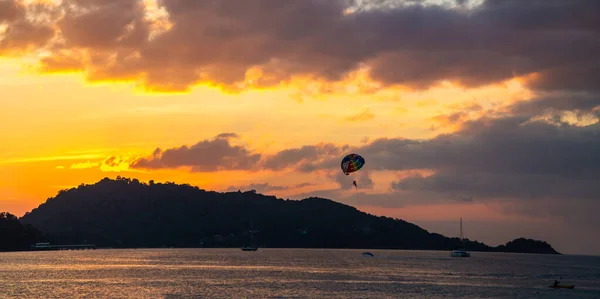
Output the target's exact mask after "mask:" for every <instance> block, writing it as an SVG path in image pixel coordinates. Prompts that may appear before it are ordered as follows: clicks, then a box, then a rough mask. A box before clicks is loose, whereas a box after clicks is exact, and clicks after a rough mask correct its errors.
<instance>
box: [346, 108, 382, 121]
mask: <svg viewBox="0 0 600 299" xmlns="http://www.w3.org/2000/svg"><path fill="white" fill-rule="evenodd" d="M374 118H375V114H373V113H372V112H370V111H369V110H368V109H367V110H364V111H363V112H360V113H358V114H354V115H350V116H348V117H346V118H345V120H346V121H353V122H356V121H366V120H371V119H374Z"/></svg>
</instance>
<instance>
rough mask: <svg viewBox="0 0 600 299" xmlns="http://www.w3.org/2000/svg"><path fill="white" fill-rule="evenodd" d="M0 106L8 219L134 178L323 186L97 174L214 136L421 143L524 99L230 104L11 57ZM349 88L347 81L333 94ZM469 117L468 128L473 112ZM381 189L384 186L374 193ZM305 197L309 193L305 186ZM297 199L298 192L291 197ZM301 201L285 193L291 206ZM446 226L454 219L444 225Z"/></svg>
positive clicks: (264, 96)
mask: <svg viewBox="0 0 600 299" xmlns="http://www.w3.org/2000/svg"><path fill="white" fill-rule="evenodd" d="M0 65H1V66H2V68H1V69H0V72H1V75H2V76H1V77H2V81H0V85H2V90H3V97H2V99H1V100H0V101H1V105H2V117H1V118H0V126H1V127H2V128H4V130H3V131H2V140H3V141H4V142H3V144H2V152H1V153H0V169H1V170H2V171H1V173H2V178H1V182H2V183H0V194H2V195H3V196H2V199H1V201H0V209H4V210H9V211H10V212H12V213H16V214H17V215H22V214H23V213H24V212H26V211H28V210H30V209H31V208H33V207H35V206H37V205H38V204H40V203H41V202H43V201H45V199H46V198H47V197H51V196H54V195H55V194H56V192H57V191H58V190H60V189H61V188H68V187H72V186H76V185H78V184H80V183H93V182H95V181H98V180H100V179H101V178H103V177H105V176H108V177H116V176H117V175H121V176H127V177H137V178H139V179H141V180H150V179H154V180H156V181H176V182H181V183H184V182H187V183H191V184H197V185H199V186H202V187H203V188H206V189H215V190H223V189H225V188H227V187H228V186H231V185H234V186H238V185H248V184H251V183H260V182H269V183H270V184H274V185H296V184H298V183H299V182H300V183H301V182H304V181H311V180H312V181H315V182H319V184H320V185H322V186H321V187H323V188H328V187H332V186H335V184H334V183H333V182H329V183H328V182H322V181H320V180H319V179H311V177H310V175H308V176H307V175H300V174H294V173H287V174H286V175H285V176H284V177H282V176H281V175H280V174H279V173H276V172H260V171H259V172H252V173H247V172H244V171H237V172H233V173H231V172H217V173H190V172H189V170H188V169H177V170H155V171H142V170H135V171H133V170H129V169H128V167H127V163H123V165H121V167H120V168H113V169H107V167H106V165H104V168H103V167H101V166H102V161H103V160H104V159H106V158H108V157H110V156H118V157H121V158H124V159H127V158H129V161H132V160H133V159H135V158H136V157H140V156H147V155H149V154H150V153H151V152H152V151H153V150H154V149H155V148H156V147H160V148H163V149H166V148H171V147H178V146H181V145H191V144H194V143H196V142H198V141H201V140H204V139H210V138H212V137H213V136H216V135H218V134H220V133H223V132H235V133H237V134H239V135H240V136H241V138H240V140H236V141H235V143H240V144H244V145H246V146H248V147H249V148H251V149H253V150H254V151H256V152H261V153H275V152H277V151H279V150H283V149H286V148H292V147H299V146H302V145H308V144H318V143H322V142H326V143H336V144H350V145H360V144H361V143H364V142H365V141H367V140H365V139H366V138H367V139H370V140H372V139H376V138H381V137H403V138H416V139H421V138H431V137H433V136H435V135H437V134H440V133H442V132H451V131H453V130H454V129H455V128H454V127H453V124H452V123H446V122H445V121H444V119H443V117H442V116H444V115H448V114H452V113H454V112H456V111H461V110H462V108H463V107H466V106H469V105H473V104H475V103H476V104H479V105H482V106H484V107H486V108H488V107H489V108H488V109H495V107H494V106H495V105H500V106H502V105H506V104H508V103H511V102H513V101H518V100H526V99H528V97H529V96H530V92H528V91H527V90H526V89H525V88H523V87H521V86H520V84H519V83H518V81H517V80H516V79H515V80H513V81H508V82H506V83H500V84H495V85H492V86H487V87H482V88H477V89H467V88H460V87H455V86H452V85H451V84H446V85H445V86H440V87H436V88H431V89H428V90H424V91H410V90H408V91H407V90H403V89H401V88H387V89H382V90H380V91H378V92H377V95H375V96H373V95H371V94H361V93H359V92H341V91H340V92H336V93H333V94H325V95H322V94H318V93H317V94H314V95H313V94H308V95H305V96H302V100H301V101H299V100H298V98H297V95H298V93H299V91H302V90H303V86H301V85H298V86H295V85H293V84H292V85H289V86H283V87H281V88H273V89H267V90H247V91H243V92H241V93H238V94H230V93H224V92H222V91H220V90H218V89H216V88H210V87H203V86H198V87H196V88H194V89H193V90H192V91H191V92H189V93H184V94H172V95H171V94H152V93H144V92H141V91H136V90H135V88H134V87H132V86H131V85H128V84H123V83H120V84H101V85H94V84H88V83H85V80H84V78H83V77H82V76H81V75H78V74H72V75H40V74H35V73H30V72H27V71H24V70H27V69H26V66H27V62H26V61H23V60H22V59H18V58H13V59H3V60H1V62H0ZM344 84H345V85H348V86H351V85H352V84H353V82H352V81H351V80H348V81H346V82H343V83H339V84H338V85H340V86H342V85H344ZM481 113H485V110H484V111H482V112H475V113H473V115H471V116H470V117H471V118H476V117H477V116H478V115H479V114H481ZM396 176H397V174H393V173H382V174H381V175H377V177H378V178H379V180H378V181H377V182H375V189H374V190H372V192H386V190H387V188H388V187H387V185H386V183H389V182H391V181H393V179H394V178H396ZM384 182H385V183H384ZM315 188H316V189H319V188H318V187H317V186H315ZM293 191H297V192H293ZM307 191H310V188H309V189H306V188H305V189H303V190H286V191H285V192H274V193H275V194H276V195H281V196H291V195H293V194H294V193H304V192H307ZM453 217H454V216H453Z"/></svg>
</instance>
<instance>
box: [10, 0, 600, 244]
mask: <svg viewBox="0 0 600 299" xmlns="http://www.w3.org/2000/svg"><path fill="white" fill-rule="evenodd" d="M598 9H600V2H599V1H597V0H578V1H572V0H528V1H522V0H485V1H483V0H479V1H469V0H454V1H451V0H437V1H435V0H429V1H428V0H423V1H420V0H410V1H409V0H303V1H281V0H253V1H237V0H205V1H197V0H143V1H142V0H62V1H60V0H0V90H1V92H0V210H1V211H7V212H10V213H13V214H15V215H17V216H22V215H23V214H24V213H25V212H28V211H30V210H31V209H33V208H35V207H37V206H38V205H39V204H41V203H43V202H45V201H46V199H47V198H49V197H53V196H55V195H56V194H57V192H58V191H59V190H61V189H67V188H71V187H75V186H78V185H80V184H93V183H95V182H97V181H99V180H101V179H102V178H104V177H109V178H116V177H117V176H122V177H129V178H137V179H139V180H142V181H149V180H155V181H157V182H166V181H170V182H176V183H188V184H191V185H195V186H199V187H201V188H203V189H208V190H217V191H232V190H234V191H237V190H251V189H254V190H256V191H257V192H260V193H264V194H271V195H276V196H278V197H281V198H290V199H302V198H306V197H309V196H320V197H325V198H329V199H332V200H335V201H338V202H341V203H344V204H348V205H352V206H355V207H357V208H358V209H359V210H361V211H365V212H368V213H371V214H375V215H384V216H389V217H395V218H400V219H403V220H406V221H409V222H413V223H415V224H417V225H419V226H421V227H423V228H424V229H427V230H429V231H432V232H438V233H441V234H444V235H446V236H451V237H453V236H458V234H459V219H460V218H463V222H464V235H465V237H466V238H469V239H474V240H479V241H482V242H485V243H487V244H489V245H493V246H495V245H499V244H502V243H505V242H507V241H510V240H512V239H514V238H517V237H526V238H534V239H541V240H544V241H547V242H549V243H550V244H551V245H553V246H554V248H555V249H557V250H558V251H560V252H563V253H570V254H593V255H599V254H600V239H598V238H596V237H595V236H597V234H598V232H599V229H600V217H597V213H598V211H600V184H599V182H600V154H599V153H600V124H599V122H598V120H599V118H600V84H598V82H599V78H600V59H599V58H598V53H600V18H598V17H597V14H596V12H597V11H598ZM349 153H358V154H360V155H361V156H363V157H364V158H365V160H366V164H365V166H364V167H363V168H362V169H361V170H359V171H358V172H356V173H353V174H352V175H350V176H346V175H344V174H343V173H342V172H341V169H340V161H341V159H342V158H343V157H344V156H345V155H346V154H349ZM353 180H356V181H357V186H358V188H357V189H354V188H353V185H352V181H353Z"/></svg>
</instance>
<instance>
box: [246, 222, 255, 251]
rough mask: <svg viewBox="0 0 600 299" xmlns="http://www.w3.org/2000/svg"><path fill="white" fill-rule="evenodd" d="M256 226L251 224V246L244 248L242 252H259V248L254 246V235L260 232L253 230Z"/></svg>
mask: <svg viewBox="0 0 600 299" xmlns="http://www.w3.org/2000/svg"><path fill="white" fill-rule="evenodd" d="M253 226H254V224H253V223H252V224H250V231H249V233H250V245H244V246H242V251H257V250H258V247H257V246H256V245H255V244H254V233H256V232H258V231H257V230H253V229H252V227H253Z"/></svg>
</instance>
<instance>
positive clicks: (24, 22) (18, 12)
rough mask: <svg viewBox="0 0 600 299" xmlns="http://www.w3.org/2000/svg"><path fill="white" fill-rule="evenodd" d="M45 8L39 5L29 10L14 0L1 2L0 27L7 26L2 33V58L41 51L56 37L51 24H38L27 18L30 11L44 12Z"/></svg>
mask: <svg viewBox="0 0 600 299" xmlns="http://www.w3.org/2000/svg"><path fill="white" fill-rule="evenodd" d="M44 7H45V6H44V5H42V4H37V5H32V6H31V7H29V9H28V8H27V7H25V6H23V5H21V4H19V3H17V2H16V1H13V0H3V1H0V26H1V25H6V26H7V27H6V30H5V31H4V32H2V31H0V56H1V55H15V54H17V55H18V54H21V53H23V52H26V51H29V50H32V49H39V48H40V47H42V46H44V45H45V44H46V43H47V42H48V41H50V39H52V37H54V30H53V29H52V27H51V26H50V25H49V24H44V23H37V22H34V21H32V20H29V19H28V18H27V11H28V10H31V11H33V12H35V11H39V10H41V11H42V12H43V11H44V9H43V8H44ZM41 15H44V14H43V13H42V14H41Z"/></svg>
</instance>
